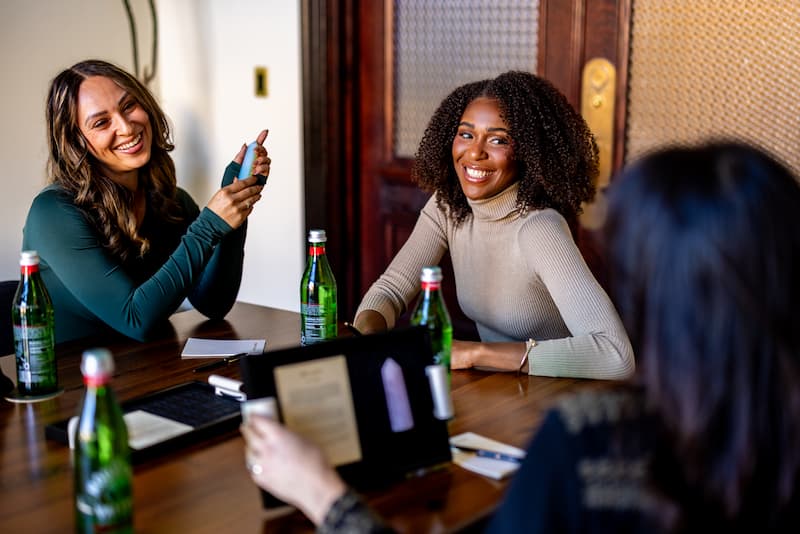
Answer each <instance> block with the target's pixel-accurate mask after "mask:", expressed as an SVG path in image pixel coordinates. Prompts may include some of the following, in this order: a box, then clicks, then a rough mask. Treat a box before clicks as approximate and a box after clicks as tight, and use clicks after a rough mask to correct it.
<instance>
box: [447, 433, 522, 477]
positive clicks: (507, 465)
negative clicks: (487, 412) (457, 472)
mask: <svg viewBox="0 0 800 534" xmlns="http://www.w3.org/2000/svg"><path fill="white" fill-rule="evenodd" d="M450 446H451V450H452V453H453V462H454V463H455V464H456V465H460V466H461V467H463V468H464V469H469V470H470V471H473V472H475V473H478V474H479V475H483V476H487V477H490V478H494V479H495V480H501V479H503V478H505V477H507V476H509V475H511V474H512V473H514V472H516V471H517V469H519V465H520V462H521V461H522V460H524V459H525V451H524V450H522V449H519V448H517V447H512V446H511V445H507V444H505V443H501V442H499V441H496V440H493V439H489V438H487V437H484V436H481V435H479V434H475V433H474V432H465V433H463V434H459V435H457V436H453V437H452V438H450ZM477 451H483V452H486V453H497V455H498V456H503V457H506V458H507V459H504V460H498V459H495V458H486V457H483V456H479V455H478V452H477Z"/></svg>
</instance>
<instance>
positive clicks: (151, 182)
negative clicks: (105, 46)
mask: <svg viewBox="0 0 800 534" xmlns="http://www.w3.org/2000/svg"><path fill="white" fill-rule="evenodd" d="M91 76H104V77H106V78H108V79H110V80H111V81H113V82H114V83H115V84H117V85H118V86H119V87H121V88H122V89H124V90H125V91H127V92H128V94H130V95H131V96H132V97H133V98H134V99H135V100H136V101H137V102H138V103H139V104H140V105H141V106H142V107H143V108H144V110H145V111H146V112H147V115H148V117H149V119H150V124H151V126H152V129H153V146H152V147H151V156H150V161H149V162H148V163H147V164H146V165H145V166H144V167H142V168H141V169H139V187H140V188H142V189H143V190H144V193H145V195H146V198H147V203H148V209H149V210H151V211H152V212H154V213H156V214H157V215H158V216H159V218H160V219H161V220H162V221H164V222H168V223H176V222H179V221H180V220H181V219H182V216H181V212H180V206H179V205H178V202H177V200H176V191H177V183H176V179H175V164H174V163H173V162H172V158H171V157H170V156H169V152H170V151H171V150H172V149H173V148H174V145H173V144H172V141H171V138H170V129H169V124H168V122H167V117H166V115H165V114H164V112H163V111H162V110H161V108H160V107H159V105H158V103H157V102H156V100H155V98H154V97H153V95H152V94H151V93H150V91H149V90H148V89H147V88H146V87H145V86H144V85H143V84H142V83H141V82H140V81H139V80H137V79H136V78H135V77H134V76H132V75H131V74H129V73H128V72H126V71H125V70H123V69H121V68H119V67H117V66H116V65H113V64H111V63H108V62H106V61H101V60H86V61H82V62H80V63H77V64H75V65H73V66H72V67H70V68H68V69H65V70H64V71H62V72H61V73H59V74H58V76H56V77H55V78H54V79H53V81H52V83H51V84H50V90H49V92H48V95H47V110H46V119H47V131H48V138H47V141H48V147H49V155H48V161H47V174H48V177H49V179H50V181H51V182H52V183H55V184H57V185H59V186H60V187H61V188H62V189H63V190H64V191H65V192H66V193H67V194H69V195H70V196H71V197H72V198H73V200H74V202H75V204H76V205H77V206H78V207H79V208H80V209H81V210H83V211H84V212H85V213H86V216H87V217H88V218H89V220H91V221H92V222H93V223H94V224H95V225H96V227H97V230H98V231H99V232H100V234H101V235H102V236H103V238H104V245H105V247H106V248H107V249H108V250H109V251H110V252H111V254H113V255H114V256H116V257H118V258H119V259H120V260H121V261H123V262H125V261H126V260H128V259H130V258H134V257H137V256H143V255H144V254H145V253H146V252H147V251H148V250H149V247H150V244H149V242H148V240H147V239H146V238H145V237H143V236H141V235H139V230H138V227H137V223H136V216H135V213H134V197H135V194H134V193H133V192H132V191H130V190H128V189H127V188H126V187H124V186H122V185H120V184H118V183H116V182H115V181H113V180H111V179H110V178H109V177H107V176H105V174H104V172H103V170H102V167H101V166H100V165H99V164H98V162H97V160H96V159H95V157H94V156H93V155H92V154H91V152H90V151H89V143H88V141H87V140H86V138H85V137H84V136H83V134H82V133H81V131H80V128H79V126H78V91H79V90H80V86H81V83H82V82H83V80H85V79H86V78H89V77H91Z"/></svg>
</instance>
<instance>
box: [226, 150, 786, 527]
mask: <svg viewBox="0 0 800 534" xmlns="http://www.w3.org/2000/svg"><path fill="white" fill-rule="evenodd" d="M798 210H800V184H798V181H797V178H796V177H794V176H793V175H792V174H791V172H790V171H788V170H787V169H786V168H785V167H783V166H782V165H781V164H779V163H778V162H776V161H775V160H773V159H772V158H771V157H770V156H768V155H766V154H765V153H763V152H761V151H759V150H757V149H755V148H751V147H749V146H747V145H744V144H740V143H733V142H714V143H709V144H705V145H702V146H699V147H697V148H669V149H665V150H662V151H659V152H656V153H653V154H651V155H648V156H646V157H644V158H643V159H641V160H640V161H639V162H637V163H635V164H634V165H632V166H631V167H630V168H628V169H627V170H625V171H624V172H623V173H622V174H621V176H620V177H618V179H616V180H615V181H614V182H613V183H612V185H611V188H610V194H609V208H608V219H607V222H606V225H605V230H604V234H605V236H606V244H605V248H606V257H607V259H608V261H609V265H610V266H611V267H612V270H611V272H612V273H613V279H612V280H611V294H612V296H613V297H614V300H615V302H616V303H617V305H618V306H619V310H620V313H621V316H622V319H623V321H624V323H625V326H626V327H627V329H628V332H629V333H630V336H631V341H632V343H633V347H634V349H635V350H636V353H637V357H638V358H639V366H638V368H637V373H636V375H635V377H634V379H633V380H631V381H629V382H628V383H627V384H622V385H619V386H617V387H615V388H604V389H602V390H592V391H584V392H580V393H577V394H573V395H569V396H566V397H564V398H563V399H562V400H561V401H560V402H558V403H557V405H556V406H555V407H554V408H553V409H551V410H550V411H549V412H548V413H547V414H546V416H545V418H544V422H543V423H542V426H541V427H540V429H539V430H538V432H537V434H536V436H534V438H533V440H532V442H531V444H530V445H529V447H528V452H527V456H526V459H525V461H524V462H523V465H522V466H521V468H520V470H519V471H518V472H517V473H516V475H515V476H514V479H513V480H512V482H511V486H510V488H509V491H508V493H507V495H506V496H505V498H504V500H503V502H502V504H501V505H500V507H499V508H498V509H497V511H496V512H495V514H494V517H493V518H492V520H491V521H490V523H489V525H488V531H489V532H493V533H506V532H507V533H512V532H513V533H515V534H516V533H518V532H532V533H540V532H541V533H549V532H584V533H590V532H614V533H626V532H627V533H642V534H644V533H648V534H649V533H658V532H665V533H666V532H787V533H788V532H798V531H800V314H798V313H797V312H796V309H795V308H796V303H797V302H800V277H798V276H797V273H800V221H798V219H797V216H796V214H797V212H798ZM242 432H243V434H244V437H245V441H246V447H247V449H246V455H247V462H248V465H250V466H253V468H252V469H251V476H252V477H253V480H254V481H255V482H256V483H257V484H258V485H259V486H261V487H263V488H266V489H268V490H269V491H271V492H272V493H273V494H275V495H277V496H279V497H282V498H284V499H285V500H287V501H288V502H290V503H292V504H294V505H296V506H297V507H298V508H300V510H302V511H303V512H304V513H305V514H306V515H307V516H308V517H309V518H310V519H311V520H312V521H314V523H315V524H317V525H318V526H319V531H320V532H362V533H366V532H384V531H387V530H388V529H387V527H386V525H385V524H384V523H382V522H381V521H380V519H379V518H378V517H376V516H375V515H374V514H373V513H372V512H371V510H369V509H368V508H367V507H366V506H365V505H364V504H363V502H362V501H361V500H359V498H358V497H357V496H356V495H355V494H354V493H353V492H352V491H350V490H348V488H347V487H346V486H345V484H344V483H343V482H342V480H341V479H340V478H339V477H338V475H337V473H336V471H334V470H333V469H331V468H330V467H328V466H327V465H326V464H325V462H324V459H323V457H322V454H321V452H320V450H319V449H318V448H316V447H315V446H314V445H312V444H311V443H309V442H308V441H306V440H304V439H303V438H301V437H300V436H298V435H297V434H295V433H293V432H291V431H290V430H288V429H286V428H285V427H283V426H282V425H281V424H280V423H277V422H274V421H271V420H269V419H266V418H263V417H258V416H254V417H251V418H250V419H249V421H248V423H247V424H246V425H244V426H243V427H242Z"/></svg>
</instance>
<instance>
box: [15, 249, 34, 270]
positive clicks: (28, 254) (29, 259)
mask: <svg viewBox="0 0 800 534" xmlns="http://www.w3.org/2000/svg"><path fill="white" fill-rule="evenodd" d="M19 264H20V265H23V266H27V265H39V253H38V252H36V251H35V250H23V251H22V253H20V255H19Z"/></svg>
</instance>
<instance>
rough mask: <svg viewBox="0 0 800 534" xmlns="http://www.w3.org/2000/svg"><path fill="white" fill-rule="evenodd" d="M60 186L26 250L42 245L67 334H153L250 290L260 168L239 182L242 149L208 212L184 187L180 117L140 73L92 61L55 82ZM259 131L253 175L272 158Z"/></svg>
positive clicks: (32, 216) (51, 162)
mask: <svg viewBox="0 0 800 534" xmlns="http://www.w3.org/2000/svg"><path fill="white" fill-rule="evenodd" d="M46 119H47V130H48V144H49V159H48V174H49V179H50V182H51V183H50V185H48V186H47V187H46V188H45V189H44V190H42V191H41V192H40V193H39V194H38V195H37V196H36V198H35V199H34V200H33V203H32V205H31V208H30V210H29V212H28V217H27V220H26V222H25V228H24V234H23V243H22V246H23V250H31V249H34V250H36V251H38V253H39V257H40V259H41V263H40V268H41V272H42V278H43V279H44V281H45V284H46V285H47V288H48V290H49V291H50V295H51V298H52V299H53V307H54V309H55V314H56V317H55V325H56V341H57V342H62V341H67V340H70V339H77V338H81V337H85V336H89V335H95V334H100V333H107V332H111V331H116V332H119V333H122V334H124V335H126V336H128V337H131V338H134V339H137V340H143V339H145V338H148V337H151V336H152V335H153V334H154V332H156V331H157V330H158V329H159V328H161V327H163V326H165V325H166V324H167V318H168V317H169V316H170V315H171V314H172V313H174V312H175V310H176V309H177V308H178V306H179V305H180V304H181V302H183V301H184V299H186V298H188V299H189V301H190V302H191V304H192V305H193V306H194V307H195V308H196V309H197V310H198V311H200V312H201V313H203V314H204V315H207V316H208V317H211V318H219V317H224V316H225V314H226V313H228V311H229V310H230V309H231V307H232V306H233V303H234V301H235V300H236V295H237V294H238V291H239V284H240V282H241V278H242V263H243V260H244V243H245V236H246V228H247V222H246V221H247V218H248V217H249V216H250V214H251V213H252V212H253V207H254V205H255V204H256V203H257V202H258V201H259V200H260V199H261V190H262V185H260V183H259V178H258V177H257V176H249V177H247V178H246V179H242V180H237V179H235V177H236V174H237V173H238V172H239V170H240V167H241V163H242V160H243V157H244V153H245V148H244V147H242V148H241V149H240V151H239V153H238V154H237V155H236V157H235V158H234V160H233V162H231V164H230V165H228V167H227V169H226V170H225V174H224V176H223V178H222V186H221V188H220V189H219V190H218V191H217V192H216V193H215V194H214V195H213V196H212V198H211V200H209V202H208V204H207V206H206V207H205V208H203V209H202V210H201V209H200V208H199V207H198V206H197V204H196V203H195V201H194V200H193V199H192V197H191V196H190V195H189V194H188V193H187V192H186V191H184V190H183V189H181V188H180V187H178V186H177V182H176V177H175V165H174V163H173V161H172V158H171V157H170V155H169V152H170V151H171V150H172V149H173V148H174V146H173V144H172V141H171V135H170V128H169V123H168V121H167V117H166V115H165V114H164V112H163V111H162V110H161V108H160V107H159V105H158V103H157V102H156V100H155V98H154V97H153V95H152V94H151V93H150V91H149V90H148V89H147V87H145V86H144V85H143V84H142V83H141V82H140V81H139V80H137V79H136V78H135V77H134V76H132V75H131V74H130V73H128V72H126V71H125V70H123V69H121V68H119V67H117V66H116V65H113V64H111V63H108V62H105V61H100V60H86V61H81V62H80V63H77V64H75V65H73V66H72V67H70V68H67V69H65V70H63V71H62V72H60V73H59V74H58V75H57V76H56V77H55V78H54V79H53V81H52V83H51V84H50V89H49V92H48V98H47V108H46ZM266 137H267V131H266V130H264V131H262V132H261V133H260V134H259V136H258V139H257V141H258V145H259V146H258V148H257V149H256V152H257V155H258V157H257V158H256V165H255V166H254V167H253V174H259V175H262V176H267V175H268V174H269V167H270V161H271V160H270V158H269V156H268V155H267V151H266V149H264V147H263V146H261V145H263V143H264V140H265V139H266Z"/></svg>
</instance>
